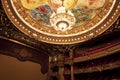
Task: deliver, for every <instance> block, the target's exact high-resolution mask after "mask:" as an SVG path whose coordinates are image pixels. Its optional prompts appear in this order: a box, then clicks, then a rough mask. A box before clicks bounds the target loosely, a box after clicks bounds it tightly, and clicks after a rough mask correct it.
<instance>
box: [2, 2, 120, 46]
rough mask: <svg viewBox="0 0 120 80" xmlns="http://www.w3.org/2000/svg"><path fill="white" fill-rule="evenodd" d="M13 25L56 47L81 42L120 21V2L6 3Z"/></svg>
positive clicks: (4, 5)
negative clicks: (56, 45) (117, 20)
mask: <svg viewBox="0 0 120 80" xmlns="http://www.w3.org/2000/svg"><path fill="white" fill-rule="evenodd" d="M2 4H3V7H4V9H5V11H6V14H7V15H8V17H9V19H10V20H11V21H12V22H13V24H14V25H15V26H16V27H17V28H18V29H19V30H20V31H22V32H23V33H25V34H26V35H28V36H30V37H32V38H35V39H36V40H39V41H43V42H47V43H52V44H73V43H79V42H83V41H86V40H89V39H91V38H94V37H96V36H98V35H99V34H101V33H103V32H104V31H106V30H107V29H108V28H109V27H110V26H111V25H112V24H113V23H114V22H115V21H116V19H117V18H118V16H119V10H120V1H119V0H94V1H92V0H85V1H83V0H70V1H68V0H41V1H39V0H2Z"/></svg>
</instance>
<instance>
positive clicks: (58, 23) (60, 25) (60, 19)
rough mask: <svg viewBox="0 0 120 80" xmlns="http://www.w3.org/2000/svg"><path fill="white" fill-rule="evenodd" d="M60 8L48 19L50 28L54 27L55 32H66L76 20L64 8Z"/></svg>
mask: <svg viewBox="0 0 120 80" xmlns="http://www.w3.org/2000/svg"><path fill="white" fill-rule="evenodd" d="M61 1H62V6H61V7H59V8H58V9H57V11H56V12H55V11H54V12H53V14H52V15H51V17H50V23H51V26H52V27H54V29H55V30H60V31H63V32H64V31H66V30H70V29H72V27H73V25H75V22H76V19H75V17H74V14H73V13H72V12H70V11H69V10H66V8H65V7H64V6H63V1H64V0H61Z"/></svg>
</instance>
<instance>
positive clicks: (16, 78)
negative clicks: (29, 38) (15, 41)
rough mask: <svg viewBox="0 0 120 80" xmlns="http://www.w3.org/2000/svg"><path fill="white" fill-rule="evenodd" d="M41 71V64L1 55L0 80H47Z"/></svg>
mask: <svg viewBox="0 0 120 80" xmlns="http://www.w3.org/2000/svg"><path fill="white" fill-rule="evenodd" d="M40 69H41V66H40V64H37V63H34V62H29V61H25V62H21V61H19V60H17V59H16V58H13V57H9V56H6V55H2V54H0V80H46V78H47V74H42V73H41V72H40Z"/></svg>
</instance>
